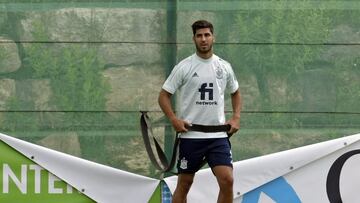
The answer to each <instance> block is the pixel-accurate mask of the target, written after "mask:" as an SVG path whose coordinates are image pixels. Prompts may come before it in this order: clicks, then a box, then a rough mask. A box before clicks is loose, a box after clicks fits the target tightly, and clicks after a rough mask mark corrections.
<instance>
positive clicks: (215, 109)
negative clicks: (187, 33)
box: [159, 20, 241, 203]
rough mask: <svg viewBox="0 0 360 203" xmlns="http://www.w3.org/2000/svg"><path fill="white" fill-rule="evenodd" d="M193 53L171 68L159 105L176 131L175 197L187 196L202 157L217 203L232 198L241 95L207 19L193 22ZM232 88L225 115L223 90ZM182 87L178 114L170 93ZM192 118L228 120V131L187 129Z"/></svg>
mask: <svg viewBox="0 0 360 203" xmlns="http://www.w3.org/2000/svg"><path fill="white" fill-rule="evenodd" d="M192 30H193V41H194V44H195V46H196V53H195V54H193V55H191V56H189V57H187V58H186V59H184V60H182V61H181V62H180V63H179V64H177V65H176V66H175V67H174V69H173V70H172V72H171V74H170V75H169V77H168V78H167V80H166V81H165V83H164V85H163V87H162V90H161V91H160V94H159V105H160V107H161V109H162V111H163V112H164V113H165V115H166V116H167V117H168V118H169V120H170V121H171V123H172V125H173V127H174V129H175V131H176V132H178V133H180V144H179V157H178V163H177V169H178V182H177V186H176V189H175V192H174V194H173V202H174V203H184V202H186V196H187V194H188V192H189V190H190V187H191V184H192V182H193V179H194V176H195V173H196V172H197V171H198V170H199V169H200V168H201V166H202V163H203V160H204V159H206V161H207V163H208V164H209V166H210V167H211V169H212V171H213V174H214V175H215V176H216V179H217V182H218V184H219V188H220V191H219V195H218V202H219V203H227V202H232V201H233V168H232V157H231V147H230V143H229V140H228V135H227V133H228V134H233V133H235V132H236V131H237V130H238V129H239V128H240V111H241V97H240V91H239V89H238V88H239V85H238V82H237V80H236V77H235V74H234V72H233V70H232V67H231V65H230V64H229V63H228V62H226V61H225V60H223V59H221V58H219V57H218V56H216V55H215V54H214V53H213V46H212V45H213V43H214V41H215V38H214V35H213V30H214V28H213V25H212V24H211V23H210V22H208V21H205V20H199V21H196V22H194V23H193V25H192ZM225 89H228V90H229V91H230V93H231V101H232V109H233V115H232V117H231V118H230V120H228V121H225V113H224V110H225V108H224V92H225ZM176 90H179V91H180V98H179V99H180V109H179V114H178V116H177V115H176V114H175V113H174V111H173V108H172V105H171V96H172V95H173V94H174V93H175V91H176ZM192 124H194V125H195V124H199V125H204V126H209V125H211V126H217V125H224V124H228V125H230V126H231V128H230V130H229V131H228V132H198V131H191V130H188V128H189V127H190V126H192Z"/></svg>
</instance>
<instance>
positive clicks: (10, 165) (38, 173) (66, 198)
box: [0, 141, 94, 203]
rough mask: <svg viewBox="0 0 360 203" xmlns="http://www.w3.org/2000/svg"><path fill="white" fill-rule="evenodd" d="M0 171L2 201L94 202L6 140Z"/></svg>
mask: <svg viewBox="0 0 360 203" xmlns="http://www.w3.org/2000/svg"><path fill="white" fill-rule="evenodd" d="M0 175H1V176H0V179H1V180H0V183H1V184H0V202H21V203H27V202H29V203H30V202H31V203H33V202H36V203H64V202H71V203H94V201H93V200H91V199H90V198H88V197H87V196H86V195H84V194H82V193H80V192H79V191H77V190H76V189H74V188H73V187H71V186H70V185H69V184H67V183H65V182H64V181H62V180H60V179H59V178H57V177H56V176H54V175H53V174H52V173H50V172H49V171H47V170H46V169H44V168H42V167H41V166H39V165H37V164H36V163H34V162H33V161H31V160H30V159H28V158H27V157H25V156H24V155H22V154H21V153H19V152H17V151H16V150H14V149H13V148H11V147H9V146H8V145H7V144H5V143H4V142H2V141H0Z"/></svg>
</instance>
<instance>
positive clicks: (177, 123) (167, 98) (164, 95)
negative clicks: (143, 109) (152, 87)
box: [158, 89, 189, 132]
mask: <svg viewBox="0 0 360 203" xmlns="http://www.w3.org/2000/svg"><path fill="white" fill-rule="evenodd" d="M171 96H172V94H170V93H169V92H167V91H165V90H164V89H161V91H160V94H159V98H158V102H159V105H160V108H161V110H162V111H163V112H164V114H165V115H166V117H168V118H169V120H170V122H171V124H172V125H173V127H174V129H175V131H176V132H187V129H186V126H188V125H189V123H187V122H186V121H183V120H180V119H178V118H177V117H176V115H175V113H174V110H173V108H172V105H171Z"/></svg>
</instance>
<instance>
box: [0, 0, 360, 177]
mask: <svg viewBox="0 0 360 203" xmlns="http://www.w3.org/2000/svg"><path fill="white" fill-rule="evenodd" d="M359 9H360V3H359V1H345V0H344V1H272V0H269V1H200V0H199V1H190V0H186V1H180V0H177V1H174V0H167V1H166V0H163V1H140V0H137V1H136V0H127V1H125V0H123V1H90V0H88V1H86V0H84V1H65V0H63V1H61V2H59V1H52V0H47V1H46V0H37V1H25V0H23V1H16V0H15V1H4V0H0V111H1V112H0V130H1V132H3V133H6V134H8V135H11V136H15V137H20V138H21V139H25V140H28V141H31V142H33V143H36V144H40V145H43V146H46V147H49V148H52V149H56V150H59V151H63V152H65V153H69V154H73V155H75V156H79V157H82V158H85V159H89V160H92V161H96V162H98V163H102V164H106V165H110V166H113V167H116V168H119V169H122V170H126V171H130V172H134V173H138V174H142V175H146V176H151V177H158V176H159V175H160V174H159V173H158V172H157V171H156V170H155V169H154V168H153V167H152V166H151V163H150V161H149V159H148V158H147V155H146V152H145V148H144V146H143V144H142V138H141V135H140V126H139V117H140V113H139V111H140V110H145V111H149V116H150V117H151V118H152V120H153V122H154V132H155V134H156V136H158V137H159V139H160V140H163V144H164V145H165V148H166V149H167V151H170V150H171V149H170V148H171V145H172V139H173V132H172V130H171V126H170V125H169V123H168V121H167V120H166V118H164V115H163V114H162V112H161V111H160V108H159V106H158V104H157V96H158V93H159V91H160V88H161V85H162V83H163V82H164V80H165V78H166V76H167V75H168V74H169V72H170V71H171V69H172V68H173V66H174V65H175V64H176V63H177V62H178V61H180V60H181V59H183V58H184V57H186V56H188V55H190V54H192V53H194V46H193V43H192V32H191V28H190V25H191V24H192V23H193V22H194V21H195V20H198V19H207V20H209V21H211V22H213V24H214V26H215V36H216V44H215V47H214V48H215V52H216V54H217V55H219V56H221V57H222V58H224V59H226V60H228V61H229V62H231V64H232V65H233V68H234V71H235V73H236V75H237V77H238V80H239V84H240V90H241V93H242V97H243V102H244V105H243V112H242V116H241V130H240V131H239V132H238V133H237V134H236V135H235V136H233V137H232V138H231V139H232V146H233V156H234V159H235V161H238V160H242V159H247V158H251V157H256V156H260V155H264V154H268V153H273V152H277V151H282V150H286V149H291V148H294V147H299V146H303V145H307V144H312V143H317V142H321V141H325V140H329V139H333V138H336V137H341V136H344V135H350V134H353V133H357V132H359V129H360V105H359V104H360V103H359V101H360V80H359V79H358V78H359V77H360V54H359V53H360V34H359V33H360V10H359ZM226 102H227V104H228V105H227V109H226V111H227V115H228V116H229V115H230V113H231V112H230V111H231V105H230V100H229V98H227V99H226Z"/></svg>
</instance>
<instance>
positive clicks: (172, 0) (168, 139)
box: [164, 0, 178, 177]
mask: <svg viewBox="0 0 360 203" xmlns="http://www.w3.org/2000/svg"><path fill="white" fill-rule="evenodd" d="M177 5H178V0H167V13H166V14H167V25H166V26H167V43H168V44H167V50H166V53H167V54H166V75H167V76H168V75H169V74H170V72H171V70H172V68H173V67H174V66H175V64H176V55H177V44H176V43H177ZM172 106H173V108H174V109H176V106H175V102H174V98H173V100H172ZM174 139H175V132H174V130H173V128H172V126H171V123H167V124H166V126H165V139H164V145H165V146H164V149H165V153H166V155H167V156H168V157H171V153H172V150H173V149H172V148H173V143H174ZM169 175H170V174H169V173H166V174H164V176H165V177H167V176H169Z"/></svg>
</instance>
